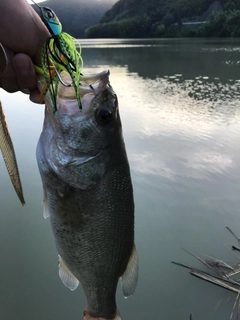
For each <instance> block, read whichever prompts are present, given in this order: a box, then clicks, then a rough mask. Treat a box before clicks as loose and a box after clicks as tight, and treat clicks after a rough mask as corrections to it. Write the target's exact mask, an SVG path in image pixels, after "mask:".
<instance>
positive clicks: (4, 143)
mask: <svg viewBox="0 0 240 320" xmlns="http://www.w3.org/2000/svg"><path fill="white" fill-rule="evenodd" d="M0 149H1V152H2V156H3V159H4V162H5V165H6V168H7V171H8V174H9V177H10V179H11V182H12V185H13V187H14V189H15V191H16V194H17V196H18V198H19V200H20V201H21V203H22V205H24V204H25V200H24V196H23V190H22V184H21V179H20V175H19V170H18V164H17V159H16V155H15V151H14V146H13V142H12V139H11V135H10V132H9V130H8V125H7V122H6V118H5V114H4V110H3V107H2V104H1V101H0Z"/></svg>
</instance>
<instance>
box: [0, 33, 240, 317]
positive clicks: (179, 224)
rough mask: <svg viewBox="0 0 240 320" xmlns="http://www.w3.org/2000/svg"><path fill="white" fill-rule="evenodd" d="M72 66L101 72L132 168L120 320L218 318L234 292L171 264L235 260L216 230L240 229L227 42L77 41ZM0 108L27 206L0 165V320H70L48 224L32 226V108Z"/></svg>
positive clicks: (35, 219) (23, 104)
mask: <svg viewBox="0 0 240 320" xmlns="http://www.w3.org/2000/svg"><path fill="white" fill-rule="evenodd" d="M83 57H84V61H85V69H84V72H87V71H91V72H97V71H100V70H102V69H110V71H111V84H112V85H113V88H114V90H115V91H116V93H117V95H118V99H119V105H120V113H121V119H122V124H123V130H124V137H125V142H126V147H127V152H128V156H129V161H130V164H131V170H132V178H133V184H134V190H135V202H136V243H137V248H138V252H139V257H140V281H139V286H138V290H137V292H136V294H135V295H134V296H133V297H132V298H131V299H129V300H127V301H126V300H124V299H123V298H122V294H121V292H119V293H118V306H119V309H120V311H121V314H122V318H123V320H127V319H149V318H151V317H152V318H153V317H155V318H156V317H157V318H164V319H165V318H166V319H176V318H178V319H181V320H184V319H186V320H187V319H188V316H189V314H190V313H191V312H193V313H194V316H195V317H194V319H196V320H200V319H209V317H210V316H211V314H213V315H212V318H211V319H212V320H214V319H229V316H230V310H231V308H232V305H233V300H234V299H235V297H234V295H233V294H231V293H228V292H225V291H224V290H222V289H219V288H216V287H214V286H212V285H209V284H206V283H202V282H201V281H200V280H198V279H195V278H192V277H191V276H190V275H189V274H188V272H186V271H185V270H180V269H179V268H178V267H176V266H173V265H171V264H170V261H171V260H176V261H182V262H184V263H186V264H189V265H193V266H194V265H195V266H198V267H199V265H198V264H197V262H195V261H193V260H192V259H191V257H189V256H186V255H185V254H183V252H182V251H181V250H180V248H181V247H185V248H186V249H188V250H190V251H192V252H194V253H206V254H211V255H213V256H216V257H218V258H220V259H222V260H227V262H232V261H233V260H234V259H235V257H234V256H233V255H232V254H231V252H229V251H228V250H227V249H226V250H225V249H224V244H233V243H232V240H233V239H232V237H231V236H230V235H229V234H228V233H227V232H224V229H225V226H226V225H229V226H230V227H231V226H238V225H240V216H239V205H240V204H239V194H240V184H239V181H240V152H239V145H240V126H239V123H240V114H239V110H240V108H239V103H240V102H239V101H240V100H239V92H240V90H239V89H240V88H239V86H240V81H239V79H240V72H239V71H240V70H239V44H238V42H237V41H230V40H223V41H219V40H214V41H213V40H210V41H205V40H201V41H200V40H196V41H195V40H187V41H185V40H151V41H146V40H134V41H132V40H129V39H128V40H124V39H122V40H106V41H105V42H104V41H103V40H96V41H93V40H91V41H89V40H85V41H83ZM1 99H2V100H3V105H4V108H5V112H6V116H7V119H8V121H9V127H10V131H11V133H12V136H13V140H14V143H15V145H16V153H17V157H18V161H19V167H20V173H21V176H22V179H23V187H24V190H25V196H26V201H27V206H26V207H25V208H20V207H19V203H18V199H17V198H16V197H15V195H14V192H13V190H12V187H11V184H10V181H9V180H8V177H7V173H6V171H4V164H3V161H2V159H0V173H1V181H4V188H1V192H0V199H1V201H0V211H1V223H0V239H1V241H2V243H3V244H4V245H2V246H0V255H1V257H2V261H3V263H2V264H0V272H1V274H4V279H3V283H2V287H3V288H4V289H3V291H2V293H1V299H0V309H1V314H3V315H4V318H5V319H9V320H16V319H20V320H22V319H24V320H26V319H27V320H28V319H29V320H30V319H35V318H36V319H40V318H41V319H44V320H50V319H59V320H63V319H79V317H81V315H80V312H81V310H83V309H84V308H85V298H84V296H83V294H82V291H81V290H77V291H76V292H74V293H69V292H68V290H67V289H66V288H65V287H63V286H62V284H61V282H60V280H59V279H58V274H57V255H56V251H55V247H54V243H53V238H52V234H51V230H50V226H49V221H45V220H43V218H42V207H41V196H42V189H41V182H40V178H39V174H38V171H37V166H36V161H35V146H36V143H37V139H38V135H39V134H40V131H41V126H42V119H43V110H42V106H36V105H33V104H30V103H29V102H28V101H27V97H26V96H24V95H21V94H17V95H6V94H4V93H3V92H1ZM16 106H17V107H16ZM29 119H30V120H29ZM236 229H237V227H236ZM235 231H236V233H237V234H240V231H239V232H237V230H235ZM16 261H17V262H16ZM16 264H17V265H16ZM19 265H20V267H19ZM33 292H34V294H32V293H33ZM229 297H230V299H228V298H229ZM220 299H222V301H223V302H222V304H221V306H220V307H219V308H218V309H217V310H216V311H215V309H214V308H215V306H216V305H217V303H218V301H219V300H220ZM12 305H14V306H16V308H12Z"/></svg>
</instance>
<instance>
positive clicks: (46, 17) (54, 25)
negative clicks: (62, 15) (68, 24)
mask: <svg viewBox="0 0 240 320" xmlns="http://www.w3.org/2000/svg"><path fill="white" fill-rule="evenodd" d="M31 1H32V2H33V3H34V4H35V5H36V6H38V8H39V10H40V16H41V19H42V21H43V22H44V24H45V26H46V27H47V28H48V30H49V31H50V33H51V34H52V35H57V34H59V33H61V32H62V25H61V22H60V21H59V20H58V17H57V16H56V14H55V13H54V11H53V10H52V9H50V8H48V7H42V6H39V5H38V4H37V3H36V2H35V1H33V0H31Z"/></svg>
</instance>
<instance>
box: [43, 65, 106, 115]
mask: <svg viewBox="0 0 240 320" xmlns="http://www.w3.org/2000/svg"><path fill="white" fill-rule="evenodd" d="M109 75H110V71H109V70H103V71H101V72H99V73H91V74H85V75H83V76H81V78H80V81H81V83H80V87H79V88H80V98H81V104H82V108H81V109H80V110H79V106H78V105H77V103H76V101H77V97H76V92H75V89H74V87H73V86H72V85H71V83H72V82H71V81H72V80H71V77H70V76H69V74H66V73H64V72H62V73H61V74H60V76H61V80H62V83H61V82H60V83H59V85H58V93H57V111H58V113H66V112H67V113H68V114H69V115H70V114H71V113H72V112H73V113H74V114H76V111H78V112H79V111H80V112H81V113H83V114H86V113H89V106H90V105H91V101H92V100H93V99H94V97H95V96H96V95H97V94H98V93H100V92H102V91H104V90H106V89H108V88H109V87H110V83H109ZM63 83H64V84H65V85H64V84H63ZM43 87H44V82H42V81H40V82H39V85H38V88H39V90H40V92H41V90H42V89H43ZM45 104H46V106H47V107H48V109H51V110H52V111H53V106H52V102H51V98H50V95H49V94H47V95H46V97H45Z"/></svg>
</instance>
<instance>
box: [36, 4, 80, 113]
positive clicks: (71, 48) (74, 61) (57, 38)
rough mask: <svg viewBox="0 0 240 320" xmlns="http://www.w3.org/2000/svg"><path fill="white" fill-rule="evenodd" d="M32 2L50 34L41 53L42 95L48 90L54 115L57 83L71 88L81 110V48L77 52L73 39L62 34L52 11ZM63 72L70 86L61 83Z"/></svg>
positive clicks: (58, 22) (66, 34)
mask: <svg viewBox="0 0 240 320" xmlns="http://www.w3.org/2000/svg"><path fill="white" fill-rule="evenodd" d="M32 2H33V3H34V4H36V5H37V6H38V7H39V9H40V17H41V19H42V21H43V22H44V24H45V25H46V27H47V28H48V30H49V32H50V33H51V37H49V38H48V39H47V40H46V41H45V43H44V45H43V48H42V52H41V64H42V73H43V76H44V78H45V81H46V87H45V88H44V90H43V91H44V92H43V94H45V93H46V91H47V90H49V92H50V96H51V100H52V103H53V106H54V113H56V111H57V90H58V84H59V81H60V82H61V83H62V84H63V85H64V86H67V87H69V86H73V87H74V89H75V92H76V97H77V101H78V105H79V109H80V110H81V109H82V105H81V99H80V77H81V69H82V66H83V60H82V57H81V47H80V45H79V48H80V50H79V51H78V50H77V48H76V45H75V43H74V41H75V39H74V38H73V37H72V36H70V35H69V34H68V33H65V32H62V25H61V23H60V21H59V19H58V17H57V16H56V14H55V13H54V12H53V10H52V9H50V8H48V7H45V6H39V5H38V4H37V3H35V2H34V1H33V0H32ZM37 71H39V68H37ZM64 71H65V72H67V73H68V74H69V75H70V77H71V80H72V83H71V84H67V83H65V82H64V81H63V79H62V77H61V73H62V72H64Z"/></svg>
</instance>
